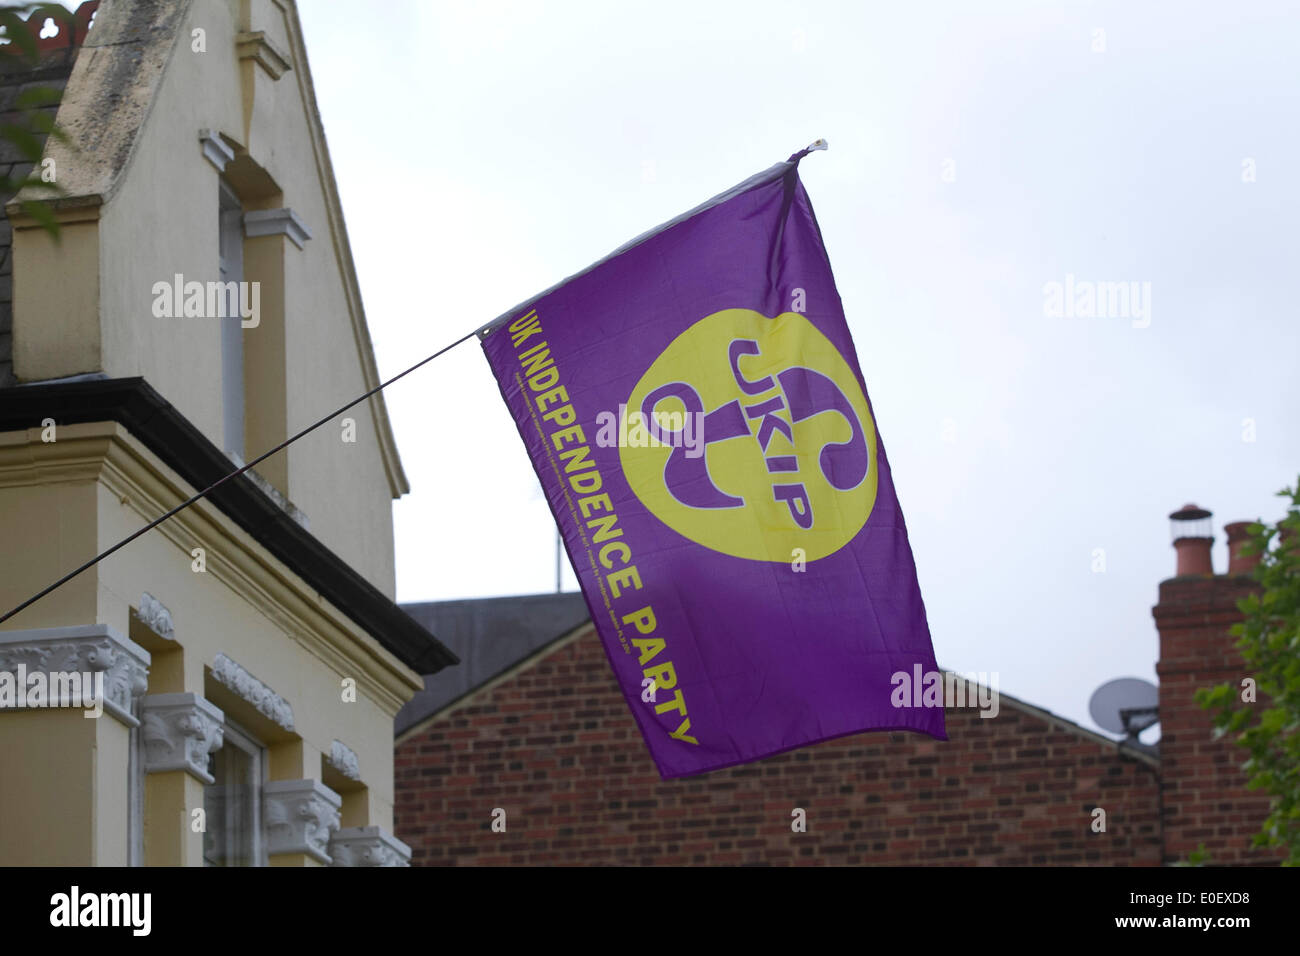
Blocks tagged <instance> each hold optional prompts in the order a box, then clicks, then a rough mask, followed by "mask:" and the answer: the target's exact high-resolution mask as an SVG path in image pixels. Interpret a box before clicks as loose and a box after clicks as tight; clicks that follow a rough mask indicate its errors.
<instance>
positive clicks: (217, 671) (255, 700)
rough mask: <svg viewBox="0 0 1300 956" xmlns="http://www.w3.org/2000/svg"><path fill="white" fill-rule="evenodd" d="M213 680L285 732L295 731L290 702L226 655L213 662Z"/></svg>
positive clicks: (217, 657) (219, 656)
mask: <svg viewBox="0 0 1300 956" xmlns="http://www.w3.org/2000/svg"><path fill="white" fill-rule="evenodd" d="M212 679H213V680H215V681H216V682H217V683H218V684H221V685H222V686H223V687H227V688H229V689H230V690H232V691H234V692H235V693H236V694H238V695H239V696H240V697H242V698H243V699H244V700H246V701H248V702H249V703H250V704H252V705H253V706H254V707H255V708H257V712H258V713H259V714H261V715H262V716H263V717H266V718H267V719H269V720H273V721H275V722H276V723H277V724H279V725H280V726H281V727H283V728H284V729H285V730H293V708H292V707H290V706H289V702H288V701H286V700H285V699H284V698H283V697H281V696H280V695H279V694H277V693H276V692H275V691H273V690H271V688H269V687H267V686H266V685H265V684H263V683H262V682H261V681H260V680H258V679H257V678H256V677H254V676H253V675H252V674H250V673H248V671H246V670H244V668H242V667H240V666H239V665H238V664H236V663H235V662H234V661H232V660H231V659H230V658H229V657H227V656H226V655H225V654H218V655H217V656H216V658H215V659H214V660H213V661H212Z"/></svg>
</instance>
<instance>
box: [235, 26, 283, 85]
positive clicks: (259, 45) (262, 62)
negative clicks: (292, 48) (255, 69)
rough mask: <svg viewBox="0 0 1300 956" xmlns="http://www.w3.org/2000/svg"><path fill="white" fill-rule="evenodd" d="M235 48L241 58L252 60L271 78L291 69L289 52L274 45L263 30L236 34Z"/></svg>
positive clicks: (278, 76) (274, 78)
mask: <svg viewBox="0 0 1300 956" xmlns="http://www.w3.org/2000/svg"><path fill="white" fill-rule="evenodd" d="M235 48H236V49H237V50H238V51H239V58H240V59H241V60H252V61H253V62H254V63H256V64H257V65H258V66H260V67H261V68H262V69H263V70H264V71H265V72H266V75H267V76H269V77H270V78H271V79H273V80H278V79H279V78H280V77H282V76H284V74H285V73H286V72H288V71H289V70H291V69H293V64H292V63H291V62H290V60H289V54H288V53H285V52H284V51H283V50H281V49H280V48H279V47H278V46H276V45H275V43H274V42H272V40H271V38H270V37H269V36H267V35H266V32H265V31H263V30H256V31H252V32H244V33H240V34H237V35H236V36H235Z"/></svg>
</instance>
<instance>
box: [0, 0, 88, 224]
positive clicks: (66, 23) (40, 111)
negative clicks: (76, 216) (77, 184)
mask: <svg viewBox="0 0 1300 956" xmlns="http://www.w3.org/2000/svg"><path fill="white" fill-rule="evenodd" d="M33 16H34V17H37V18H38V19H37V20H36V21H35V22H38V23H43V22H45V18H47V17H48V18H51V19H53V20H55V21H56V22H57V23H59V24H60V25H61V28H64V29H70V28H71V27H72V24H73V14H72V12H71V11H70V10H68V9H67V8H66V7H62V6H60V5H59V4H57V3H25V4H3V5H0V31H2V32H3V37H4V38H5V39H6V40H8V43H6V44H4V46H3V47H2V48H0V58H3V62H2V63H0V69H3V71H4V72H5V73H12V72H14V70H15V69H20V70H21V69H28V70H30V69H34V68H36V67H37V66H38V65H39V64H40V60H41V56H40V50H39V49H38V47H37V45H36V39H35V38H34V37H33V36H32V35H31V32H30V31H29V29H28V28H27V24H26V21H27V19H28V18H29V17H33ZM61 96H62V91H61V90H59V89H57V88H55V87H49V86H39V85H36V86H28V87H25V88H24V89H22V90H21V92H19V94H18V96H17V97H16V98H15V99H14V101H13V103H11V104H10V105H9V107H8V109H7V111H6V112H5V113H4V114H3V116H0V140H3V141H5V142H7V143H8V144H9V145H10V146H11V147H12V150H10V152H11V153H12V154H14V155H16V156H17V157H18V162H16V163H14V164H12V165H11V166H8V167H3V166H0V199H2V200H3V201H5V202H7V201H8V200H9V198H10V197H12V196H13V195H14V194H15V193H18V192H19V191H20V190H22V189H24V188H26V189H27V191H26V193H24V194H23V197H22V199H20V200H19V206H20V208H21V209H22V212H23V213H24V214H25V215H27V216H30V217H31V218H32V219H34V220H36V221H37V222H38V223H39V224H40V225H41V227H42V228H44V229H45V231H46V232H48V233H50V235H52V236H54V237H55V238H58V235H59V224H58V222H57V220H56V219H55V216H54V210H53V208H52V205H51V201H52V200H53V199H54V198H55V197H56V196H58V195H59V194H60V193H61V192H62V189H61V188H60V187H59V184H58V182H57V181H52V180H50V179H48V178H42V175H41V173H42V166H41V158H42V153H43V151H44V146H45V140H46V138H47V137H50V136H53V137H54V138H55V139H58V140H61V141H63V142H68V139H67V137H66V136H65V135H64V133H63V132H62V131H61V130H60V129H59V128H58V127H57V126H56V125H55V123H54V111H53V110H51V109H48V108H47V107H51V106H55V105H57V104H58V102H59V100H60V98H61Z"/></svg>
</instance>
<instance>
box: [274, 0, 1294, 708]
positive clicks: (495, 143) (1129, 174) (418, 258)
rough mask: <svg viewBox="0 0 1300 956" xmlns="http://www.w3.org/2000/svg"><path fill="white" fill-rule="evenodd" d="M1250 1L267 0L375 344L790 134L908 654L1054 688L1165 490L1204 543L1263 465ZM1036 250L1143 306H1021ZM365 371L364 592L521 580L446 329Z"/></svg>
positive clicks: (1138, 654) (1283, 308)
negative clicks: (389, 541)
mask: <svg viewBox="0 0 1300 956" xmlns="http://www.w3.org/2000/svg"><path fill="white" fill-rule="evenodd" d="M1287 6H1288V5H1287V4H1284V3H1242V2H1232V3H1186V2H1178V3H1174V2H1167V3H1143V4H1133V3H1124V2H1119V3H1096V4H1073V3H1071V4H1065V5H1062V4H1059V3H1006V2H1000V3H985V4H979V5H976V4H970V3H958V2H954V3H947V4H938V3H892V4H870V5H868V4H865V3H843V4H831V3H821V4H816V3H814V4H805V5H796V4H777V3H764V2H754V0H746V2H743V3H715V2H709V3H701V2H698V0H696V2H692V3H656V4H653V5H645V4H636V5H630V4H615V3H608V2H601V3H562V4H560V3H550V4H541V3H527V4H525V3H519V4H504V3H485V2H478V0H476V2H472V3H434V2H423V3H398V2H391V3H385V4H384V5H383V6H382V8H380V7H378V6H370V7H358V6H357V5H355V4H348V5H347V6H346V7H345V6H344V5H343V4H341V3H338V2H331V0H302V2H300V10H301V16H302V19H303V23H304V29H305V31H306V36H307V47H308V53H309V56H310V60H311V67H312V70H313V74H314V78H315V84H316V93H317V97H318V99H319V105H320V111H321V114H322V116H323V119H324V123H325V128H326V133H327V136H328V140H329V145H330V150H331V154H332V157H333V161H334V167H335V173H336V175H337V178H338V183H339V188H340V190H341V193H342V197H343V206H344V210H345V214H346V218H347V224H348V229H349V236H350V239H351V244H352V251H353V255H354V257H355V259H356V265H357V270H358V274H359V276H360V281H361V289H362V295H363V298H364V301H365V305H366V311H367V315H368V319H369V323H370V329H371V334H372V336H373V338H374V343H375V348H376V352H377V357H378V361H379V366H380V370H381V372H382V373H383V374H384V375H385V376H388V375H391V374H394V373H396V372H398V371H400V370H401V369H403V368H405V367H407V366H408V365H410V364H413V363H414V362H415V361H416V360H418V359H419V358H422V357H424V356H425V355H427V354H429V353H431V352H433V351H435V350H437V349H438V348H440V347H442V346H443V345H445V344H446V343H448V342H450V341H452V340H454V339H456V338H458V337H460V336H461V335H462V334H464V333H465V332H468V331H470V330H471V329H473V328H475V327H477V326H478V325H480V324H482V323H484V322H485V321H487V320H489V319H491V318H494V317H495V316H497V315H498V314H499V313H501V312H503V311H505V310H506V309H508V308H510V307H511V306H513V305H515V304H516V303H518V302H520V301H522V300H524V299H526V298H528V297H529V296H531V295H533V294H535V293H537V292H539V291H541V290H542V289H544V288H546V287H547V286H549V285H551V284H552V283H554V282H556V281H558V280H559V279H561V278H563V277H565V276H567V275H569V274H571V273H573V272H575V271H577V270H579V269H581V268H583V267H585V266H586V265H588V264H589V263H590V262H592V261H594V260H596V259H598V258H600V257H602V256H603V255H605V254H606V253H608V252H609V251H610V250H611V249H613V248H615V247H616V246H618V245H620V244H621V243H623V242H624V241H626V240H627V239H630V238H631V237H633V236H634V235H636V234H638V233H640V232H642V231H643V230H645V229H646V228H649V227H651V226H654V225H656V224H658V223H660V222H662V221H664V220H666V219H669V218H671V217H673V216H675V215H676V214H678V213H680V212H682V211H684V210H686V209H687V208H689V207H691V206H693V205H695V204H696V203H698V202H700V201H702V200H704V199H706V198H708V197H710V196H712V195H714V194H715V193H717V192H720V191H722V190H723V189H726V188H727V187H729V186H731V185H733V184H734V183H736V182H738V181H739V180H741V179H743V178H745V177H747V176H748V175H750V174H751V173H754V172H757V171H758V170H760V169H763V168H765V167H767V166H769V165H771V164H772V163H773V162H775V161H777V160H781V159H784V158H785V157H786V156H788V155H789V154H790V153H791V152H793V151H795V150H796V149H799V148H801V147H802V146H804V145H806V144H807V143H809V142H811V141H812V140H813V139H815V138H816V137H819V136H824V137H826V138H827V139H828V140H829V141H830V144H831V148H830V150H829V151H828V152H825V153H816V154H813V155H812V156H811V157H809V158H808V159H807V160H805V161H804V163H803V164H802V166H801V173H802V176H803V179H804V183H805V184H806V186H807V188H808V191H809V194H810V195H811V197H812V200H813V203H814V205H815V207H816V210H817V214H818V218H819V220H820V222H821V227H822V231H823V233H824V235H825V239H826V243H827V247H828V250H829V253H830V257H831V261H832V264H833V266H834V268H835V270H836V279H837V281H838V284H839V289H840V294H841V296H842V297H843V300H844V305H845V311H846V314H847V317H848V321H849V325H850V327H851V329H852V332H853V335H854V339H855V340H856V343H857V347H858V352H859V358H860V361H861V364H862V369H863V373H864V375H865V377H866V381H867V388H868V391H869V393H870V395H871V399H872V402H873V404H874V406H875V410H876V417H877V425H878V427H879V430H880V434H881V437H882V439H883V440H884V442H885V445H886V447H887V449H888V454H889V460H890V465H891V467H892V468H893V473H894V479H895V483H896V485H897V488H898V493H899V497H900V499H901V504H902V507H903V512H904V515H905V516H906V518H907V523H908V528H909V532H910V537H911V542H912V548H913V551H914V553H915V556H916V563H917V567H918V571H919V575H920V582H921V590H922V593H923V595H924V597H925V601H926V606H927V608H928V611H929V618H930V627H931V631H932V634H933V639H934V646H935V652H936V654H937V656H938V660H939V662H940V664H941V665H943V666H945V667H948V668H952V669H955V670H958V671H984V672H996V673H997V674H998V682H999V686H1000V689H1001V690H1002V691H1004V692H1006V693H1009V694H1013V695H1015V696H1018V697H1021V698H1023V699H1026V700H1028V701H1030V702H1032V703H1034V704H1037V705H1039V706H1042V707H1046V708H1048V709H1050V710H1053V711H1056V712H1058V713H1061V714H1063V715H1065V716H1067V717H1070V718H1072V719H1075V720H1078V721H1080V722H1082V723H1084V724H1085V725H1087V726H1093V724H1092V721H1091V720H1090V718H1089V717H1088V714H1087V702H1088V698H1089V696H1090V694H1091V693H1092V691H1093V689H1094V688H1096V687H1097V685H1099V684H1100V683H1102V682H1103V681H1105V680H1108V679H1110V678H1113V677H1119V676H1136V677H1142V678H1146V679H1148V680H1152V681H1154V680H1155V670H1154V661H1155V658H1156V655H1157V651H1158V643H1157V635H1156V630H1155V626H1154V622H1153V621H1152V618H1151V606H1152V605H1153V604H1154V603H1155V601H1156V597H1157V593H1156V588H1157V584H1158V583H1159V581H1161V580H1162V579H1164V578H1167V577H1170V576H1171V575H1172V572H1173V567H1174V554H1173V550H1172V548H1171V547H1170V542H1169V534H1168V521H1167V519H1166V516H1167V515H1168V513H1169V512H1170V511H1173V510H1174V509H1176V508H1177V507H1179V506H1180V505H1182V504H1183V503H1184V502H1186V501H1195V502H1197V503H1198V504H1201V505H1203V506H1205V507H1208V508H1210V509H1212V510H1213V511H1214V512H1215V533H1216V536H1217V540H1216V545H1215V562H1216V567H1217V568H1218V569H1219V570H1220V571H1221V570H1223V568H1224V565H1225V563H1226V556H1225V554H1226V552H1225V547H1224V544H1223V535H1222V530H1221V529H1222V524H1223V523H1224V522H1228V521H1233V520H1239V519H1247V518H1255V517H1260V516H1267V517H1269V518H1270V519H1271V518H1274V517H1276V516H1278V515H1279V514H1280V513H1281V510H1280V502H1279V500H1278V499H1276V498H1274V497H1273V492H1275V491H1277V490H1278V489H1280V488H1282V487H1283V486H1284V485H1286V484H1290V483H1291V482H1293V481H1294V480H1295V479H1296V476H1297V471H1298V470H1300V427H1297V425H1296V421H1295V410H1296V409H1297V407H1300V384H1297V381H1298V380H1297V375H1296V365H1297V358H1298V357H1300V331H1298V330H1297V323H1296V319H1297V316H1296V305H1295V303H1296V291H1295V288H1294V285H1293V282H1294V279H1295V277H1296V276H1297V275H1298V274H1300V269H1298V268H1297V262H1298V261H1300V238H1297V237H1298V235H1300V233H1298V230H1297V220H1298V218H1300V216H1298V213H1300V186H1298V185H1297V177H1296V173H1295V171H1296V170H1297V169H1300V124H1298V123H1297V118H1298V115H1300V111H1298V110H1297V106H1298V100H1300V95H1298V94H1300V72H1298V71H1297V69H1296V63H1297V50H1300V42H1298V41H1300V14H1298V13H1297V12H1296V9H1295V7H1294V5H1291V7H1292V9H1291V10H1287V9H1286V8H1287ZM356 9H364V10H365V11H366V13H365V15H364V17H357V16H351V15H346V14H345V11H346V10H356ZM977 11H978V12H977ZM1099 29H1100V30H1104V44H1105V51H1104V52H1094V51H1093V47H1094V45H1096V44H1097V42H1098V40H1099V39H1100V38H1099V36H1098V35H1097V34H1096V33H1095V32H1094V31H1096V30H1099ZM1247 159H1251V160H1253V161H1254V164H1255V167H1254V168H1255V171H1256V176H1257V181H1256V182H1253V183H1244V182H1243V181H1242V178H1243V161H1244V160H1247ZM948 160H951V161H952V165H951V166H949V167H946V168H948V169H950V170H952V171H953V172H954V173H955V179H954V181H952V182H945V181H944V176H943V173H944V170H945V162H946V161H948ZM1067 274H1072V275H1073V276H1074V277H1075V278H1076V280H1091V281H1115V282H1118V281H1134V282H1149V283H1150V284H1151V323H1150V326H1149V327H1148V328H1134V327H1133V322H1132V320H1130V319H1126V318H1091V319H1083V318H1073V319H1066V318H1049V317H1047V316H1046V315H1045V313H1044V292H1043V287H1044V284H1045V283H1048V282H1052V281H1057V282H1064V281H1065V278H1066V275H1067ZM387 400H388V407H389V410H390V412H391V414H392V418H393V423H394V427H395V429H396V433H397V439H398V443H399V446H400V449H401V454H402V459H403V462H404V465H405V468H406V471H407V474H408V476H409V478H410V481H411V485H412V488H413V491H412V493H411V494H410V495H409V496H407V497H406V498H404V499H402V500H401V501H400V502H398V503H397V504H396V506H395V511H394V516H395V524H396V529H397V574H398V591H399V598H400V599H401V600H403V601H416V600H437V599H449V598H458V597H475V596H490V595H504V594H524V593H533V592H538V591H548V590H553V589H554V541H555V535H554V524H553V522H552V519H551V517H550V513H549V511H548V509H547V507H546V504H545V502H544V501H543V499H542V496H541V490H540V488H539V486H538V484H537V481H536V479H535V477H534V475H533V472H532V469H531V467H530V465H529V463H528V459H527V457H526V455H525V453H524V448H523V445H522V443H521V442H520V440H519V437H518V434H517V433H516V431H515V428H514V425H513V424H512V422H511V420H510V417H509V415H508V414H507V412H506V409H505V406H504V404H503V403H502V401H501V398H500V396H499V394H498V392H497V388H496V385H495V383H494V381H493V378H492V375H491V373H490V372H489V370H488V367H487V363H486V361H485V360H484V358H483V356H482V353H481V351H480V349H479V346H478V345H477V343H476V342H474V341H472V340H471V341H470V342H468V343H466V344H465V345H463V346H461V347H460V348H459V349H457V350H456V351H455V352H453V353H451V354H450V355H448V356H446V357H445V358H443V359H439V360H438V361H437V362H435V363H432V364H431V365H430V366H427V367H426V368H425V369H423V370H421V371H420V372H417V373H416V374H415V375H413V376H411V377H410V378H408V379H404V380H403V381H402V382H400V383H398V384H397V385H395V386H393V388H392V389H390V390H389V392H388V398H387ZM1288 409H1289V410H1290V411H1288ZM1244 419H1253V421H1254V423H1255V426H1254V427H1255V430H1256V440H1255V441H1254V442H1247V441H1243V420H1244ZM945 432H947V435H946V436H945ZM946 438H947V439H948V440H946ZM1094 548H1104V549H1105V561H1106V571H1105V573H1100V574H1098V573H1094V572H1093V571H1092V563H1093V549H1094ZM564 580H565V587H566V589H571V588H574V587H576V581H575V579H574V576H573V573H572V571H571V570H569V569H568V568H567V566H566V569H565V575H564Z"/></svg>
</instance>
